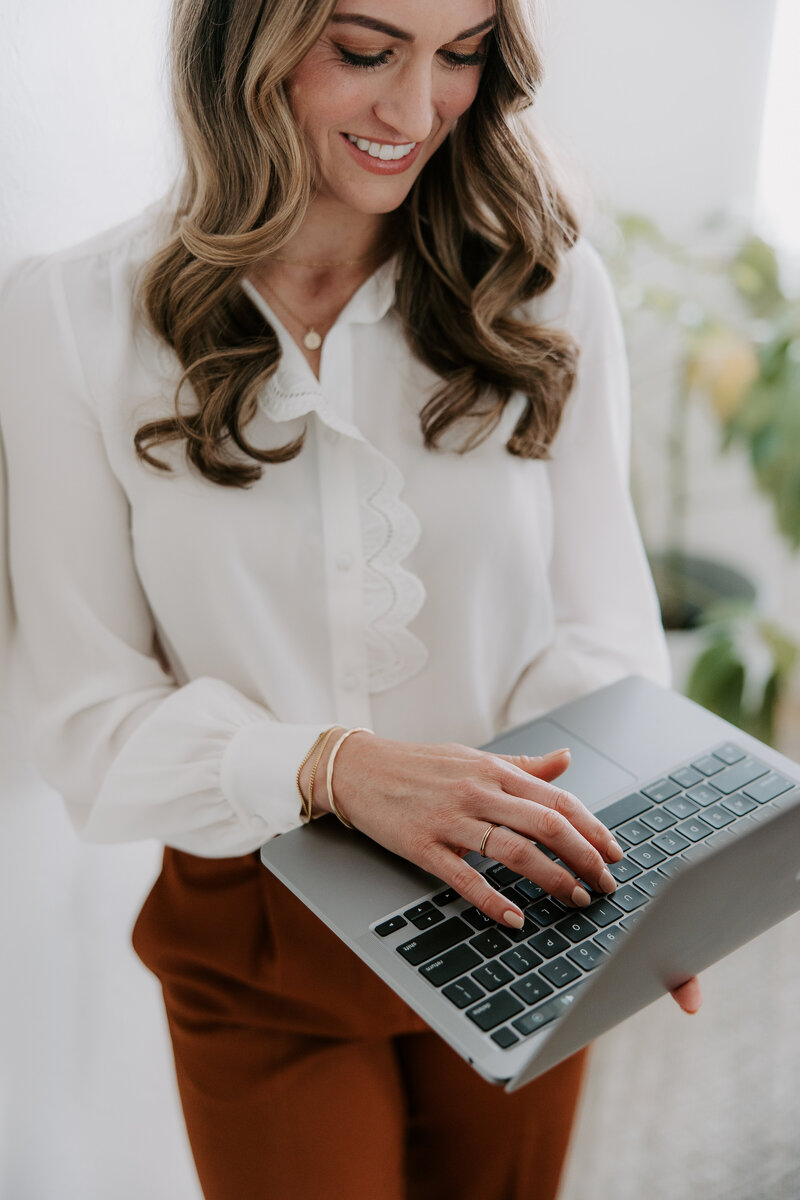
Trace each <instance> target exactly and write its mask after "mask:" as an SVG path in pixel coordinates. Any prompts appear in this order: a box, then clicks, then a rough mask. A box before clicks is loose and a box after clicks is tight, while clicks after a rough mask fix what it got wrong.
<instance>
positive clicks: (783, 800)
mask: <svg viewBox="0 0 800 1200" xmlns="http://www.w3.org/2000/svg"><path fill="white" fill-rule="evenodd" d="M798 800H800V791H798V790H797V789H796V788H794V789H792V791H791V792H783V794H782V795H780V796H776V797H775V799H774V800H773V802H772V804H771V806H770V807H772V808H778V809H781V810H782V809H784V808H793V807H794V805H795V804H797V801H798ZM761 811H762V812H763V809H762V810H761ZM749 819H750V820H752V817H751V818H749Z"/></svg>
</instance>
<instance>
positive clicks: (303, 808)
mask: <svg viewBox="0 0 800 1200" xmlns="http://www.w3.org/2000/svg"><path fill="white" fill-rule="evenodd" d="M324 736H325V731H324V730H323V732H322V733H318V734H317V736H316V737H315V738H314V741H313V742H312V743H311V749H310V750H309V751H308V753H307V754H306V756H305V758H304V759H303V761H302V762H301V763H300V766H299V767H298V768H297V775H296V776H295V783H296V784H297V790H298V792H299V793H300V808H301V811H302V813H303V816H304V817H305V818H306V820H309V821H310V820H311V817H310V816H309V815H308V813H307V812H306V807H307V806H306V798H305V796H304V795H303V789H302V788H301V787H300V776H301V775H302V773H303V767H304V766H305V765H306V763H307V762H308V760H309V759H310V758H311V755H312V754H313V753H314V751H315V750H316V748H317V746H318V745H319V744H320V741H321V740H322V738H324Z"/></svg>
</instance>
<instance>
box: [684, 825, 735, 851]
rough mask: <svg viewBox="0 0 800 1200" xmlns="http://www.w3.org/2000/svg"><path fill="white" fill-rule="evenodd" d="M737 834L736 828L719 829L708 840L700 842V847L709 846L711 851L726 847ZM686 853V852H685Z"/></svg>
mask: <svg viewBox="0 0 800 1200" xmlns="http://www.w3.org/2000/svg"><path fill="white" fill-rule="evenodd" d="M737 833H738V828H734V829H720V830H719V832H718V833H714V834H712V835H711V837H710V838H706V840H705V841H704V842H700V845H701V846H710V847H711V848H712V850H716V849H718V848H719V847H720V846H727V845H729V844H730V842H732V841H733V839H734V838H735V837H736V834H737ZM687 853H688V851H687Z"/></svg>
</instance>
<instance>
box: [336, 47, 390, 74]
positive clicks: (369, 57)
mask: <svg viewBox="0 0 800 1200" xmlns="http://www.w3.org/2000/svg"><path fill="white" fill-rule="evenodd" d="M336 49H337V50H338V51H339V54H340V55H341V59H342V62H343V63H346V64H347V66H348V67H357V68H359V69H360V70H362V71H375V70H376V69H377V68H378V67H385V66H386V64H387V63H388V62H389V60H390V58H391V56H392V52H391V50H382V51H381V53H380V54H354V53H353V52H352V50H345V48H344V46H338V45H337V47H336Z"/></svg>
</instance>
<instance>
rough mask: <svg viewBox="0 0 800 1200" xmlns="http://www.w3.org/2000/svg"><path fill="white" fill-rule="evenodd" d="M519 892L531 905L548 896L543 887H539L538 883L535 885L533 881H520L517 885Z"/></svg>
mask: <svg viewBox="0 0 800 1200" xmlns="http://www.w3.org/2000/svg"><path fill="white" fill-rule="evenodd" d="M517 891H518V892H522V894H523V896H526V897H527V899H528V901H529V902H530V903H533V902H534V901H535V900H542V899H544V897H545V896H546V895H547V892H546V891H545V890H544V888H543V887H539V884H538V883H534V882H533V880H531V879H520V881H519V883H518V884H517Z"/></svg>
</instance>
